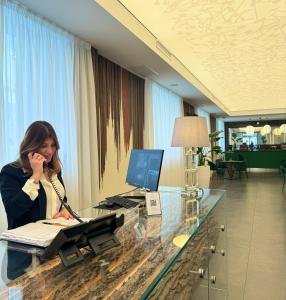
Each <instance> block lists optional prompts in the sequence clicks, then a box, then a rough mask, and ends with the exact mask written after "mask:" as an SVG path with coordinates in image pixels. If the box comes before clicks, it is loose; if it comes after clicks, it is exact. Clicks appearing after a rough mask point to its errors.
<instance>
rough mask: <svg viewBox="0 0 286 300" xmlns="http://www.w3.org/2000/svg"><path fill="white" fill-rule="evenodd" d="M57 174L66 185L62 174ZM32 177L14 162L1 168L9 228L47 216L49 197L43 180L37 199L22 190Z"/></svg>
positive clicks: (0, 183)
mask: <svg viewBox="0 0 286 300" xmlns="http://www.w3.org/2000/svg"><path fill="white" fill-rule="evenodd" d="M57 176H58V179H59V180H60V182H61V183H62V185H64V183H63V179H62V177H61V174H60V173H59V174H58V175H57ZM30 177H31V175H27V174H26V173H24V171H23V170H22V169H21V168H19V167H17V166H14V165H13V164H8V165H6V166H4V167H3V168H2V170H1V173H0V192H1V196H2V201H3V204H4V207H5V210H6V214H7V220H8V229H12V228H16V227H19V226H22V225H25V224H28V223H31V222H35V221H38V220H42V219H45V218H46V208H47V198H46V193H45V190H44V188H43V186H42V184H41V182H40V189H39V195H38V197H37V198H36V199H35V200H31V198H30V197H29V195H27V194H26V193H25V192H24V191H23V190H22V188H23V186H24V185H25V183H26V181H27V180H28V179H29V178H30Z"/></svg>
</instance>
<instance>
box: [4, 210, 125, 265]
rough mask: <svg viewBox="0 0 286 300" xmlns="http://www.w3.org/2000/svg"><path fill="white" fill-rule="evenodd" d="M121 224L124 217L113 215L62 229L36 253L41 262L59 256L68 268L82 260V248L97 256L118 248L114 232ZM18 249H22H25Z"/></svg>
mask: <svg viewBox="0 0 286 300" xmlns="http://www.w3.org/2000/svg"><path fill="white" fill-rule="evenodd" d="M123 224H124V215H123V214H122V215H121V216H120V217H118V218H116V214H115V213H113V214H109V215H106V216H102V217H99V218H96V219H92V220H89V221H88V222H83V223H79V224H75V225H72V226H69V227H66V228H62V229H60V230H59V231H58V233H57V234H56V236H55V237H54V239H53V240H52V241H51V243H50V244H49V245H48V246H47V247H45V248H42V249H41V251H38V252H36V253H37V255H39V257H40V259H43V260H45V259H49V258H52V257H53V256H55V255H56V254H59V256H60V258H61V260H62V262H63V264H64V265H65V266H70V265H73V264H75V263H77V262H80V261H82V260H83V255H82V253H81V252H80V249H81V248H83V247H86V246H90V248H91V249H92V250H93V251H94V253H95V255H98V254H101V253H102V252H103V251H105V250H107V249H110V248H112V247H114V246H118V245H119V244H120V243H119V241H118V239H117V238H116V236H115V234H114V231H115V229H116V228H118V227H120V226H122V225H123ZM47 226H48V225H47ZM18 242H19V241H17V243H18ZM10 244H11V242H10ZM12 245H13V243H12ZM23 246H24V244H23ZM20 248H22V249H24V248H25V247H20Z"/></svg>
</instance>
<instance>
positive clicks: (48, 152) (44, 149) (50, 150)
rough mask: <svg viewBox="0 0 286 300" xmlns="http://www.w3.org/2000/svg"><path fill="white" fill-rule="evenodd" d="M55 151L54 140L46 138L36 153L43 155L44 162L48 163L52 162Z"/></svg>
mask: <svg viewBox="0 0 286 300" xmlns="http://www.w3.org/2000/svg"><path fill="white" fill-rule="evenodd" d="M56 150H57V149H56V143H55V141H54V139H52V138H48V139H46V140H45V141H44V143H43V144H42V145H41V147H40V148H39V149H38V150H37V152H38V153H39V154H41V155H43V156H44V157H45V159H46V162H47V163H49V162H50V161H51V160H52V158H53V156H54V154H55V152H56Z"/></svg>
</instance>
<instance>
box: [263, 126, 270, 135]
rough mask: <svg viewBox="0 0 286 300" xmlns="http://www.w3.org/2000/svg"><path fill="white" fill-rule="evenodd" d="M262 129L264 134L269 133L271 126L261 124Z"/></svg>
mask: <svg viewBox="0 0 286 300" xmlns="http://www.w3.org/2000/svg"><path fill="white" fill-rule="evenodd" d="M263 129H264V132H265V133H266V134H269V133H270V132H271V127H270V125H265V126H263Z"/></svg>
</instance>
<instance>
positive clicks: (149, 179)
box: [126, 149, 164, 191]
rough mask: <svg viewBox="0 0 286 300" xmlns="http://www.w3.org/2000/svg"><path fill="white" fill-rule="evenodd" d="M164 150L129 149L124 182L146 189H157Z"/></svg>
mask: <svg viewBox="0 0 286 300" xmlns="http://www.w3.org/2000/svg"><path fill="white" fill-rule="evenodd" d="M163 154H164V150H157V149H156V150H153V149H152V150H151V149H148V150H147V149H133V150H131V154H130V159H129V165H128V171H127V176H126V183H127V184H129V185H132V186H135V187H139V188H142V189H145V190H148V191H157V189H158V184H159V179H160V173H161V166H162V160H163Z"/></svg>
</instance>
